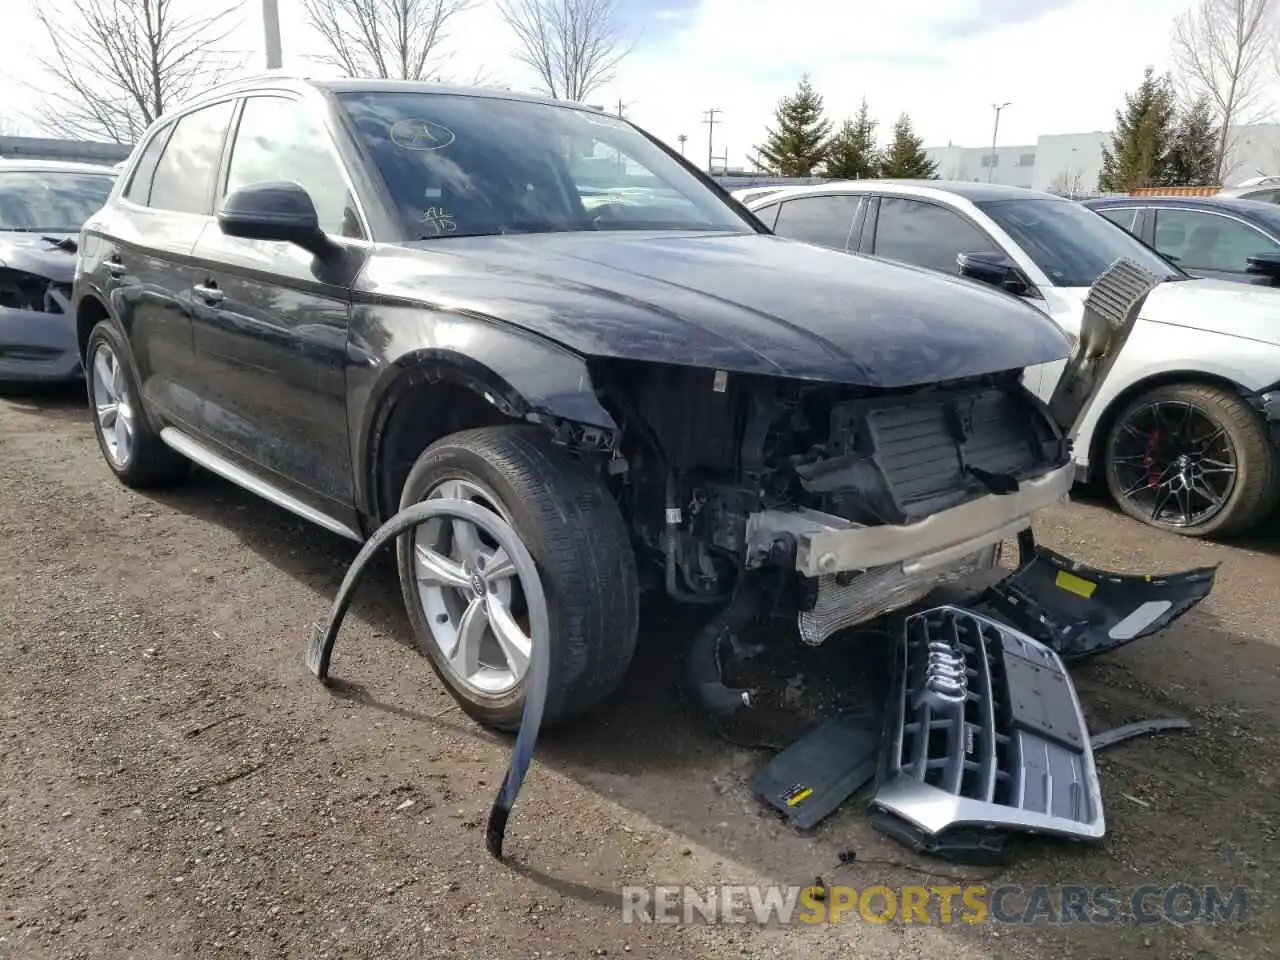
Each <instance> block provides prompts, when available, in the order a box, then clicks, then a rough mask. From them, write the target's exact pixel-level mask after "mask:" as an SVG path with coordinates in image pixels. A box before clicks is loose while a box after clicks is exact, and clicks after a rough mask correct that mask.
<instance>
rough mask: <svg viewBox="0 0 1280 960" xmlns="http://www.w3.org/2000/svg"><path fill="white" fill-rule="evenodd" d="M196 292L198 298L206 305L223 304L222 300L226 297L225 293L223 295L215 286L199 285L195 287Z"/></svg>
mask: <svg viewBox="0 0 1280 960" xmlns="http://www.w3.org/2000/svg"><path fill="white" fill-rule="evenodd" d="M195 292H196V296H198V297H199V298H200V299H201V300H203V301H204V302H205V303H219V302H221V300H222V298H223V297H225V296H226V294H225V293H223V292H222V291H221V290H219V289H218V288H217V287H216V286H214V285H213V284H203V283H198V284H196V286H195Z"/></svg>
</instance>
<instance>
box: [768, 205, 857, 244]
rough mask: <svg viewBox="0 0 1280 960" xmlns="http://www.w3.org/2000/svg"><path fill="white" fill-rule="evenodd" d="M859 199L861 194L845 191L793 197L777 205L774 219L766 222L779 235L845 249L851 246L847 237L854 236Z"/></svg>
mask: <svg viewBox="0 0 1280 960" xmlns="http://www.w3.org/2000/svg"><path fill="white" fill-rule="evenodd" d="M862 203H863V198H862V197H861V196H858V195H857V194H849V193H824V194H816V195H814V196H808V197H795V198H792V199H790V200H783V201H782V203H781V204H779V205H778V213H777V219H776V220H774V221H773V222H772V223H770V224H769V226H771V227H773V232H774V233H776V234H777V235H778V236H780V237H787V238H789V239H791V240H801V241H803V242H804V243H811V244H814V245H815V246H819V247H828V248H829V249H832V250H840V251H841V252H846V253H847V252H851V250H852V249H853V248H851V246H850V238H851V237H853V238H856V233H855V232H854V227H855V224H856V223H857V221H858V214H859V211H860V210H861V208H862ZM855 246H856V243H855Z"/></svg>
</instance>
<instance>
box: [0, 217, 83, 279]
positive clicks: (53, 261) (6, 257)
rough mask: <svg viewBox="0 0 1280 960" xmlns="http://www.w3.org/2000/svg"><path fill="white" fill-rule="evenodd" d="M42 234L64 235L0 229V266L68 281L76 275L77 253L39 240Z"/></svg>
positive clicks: (61, 235) (51, 235) (57, 236)
mask: <svg viewBox="0 0 1280 960" xmlns="http://www.w3.org/2000/svg"><path fill="white" fill-rule="evenodd" d="M41 236H50V237H55V238H61V237H63V236H67V234H61V233H50V234H43V235H42V234H38V233H16V232H11V231H7V230H0V266H2V267H8V268H9V269H10V270H22V271H25V272H26V273H34V274H35V275H36V276H38V277H44V278H45V279H46V280H53V281H55V282H57V283H70V282H71V281H72V279H73V278H74V277H75V272H76V255H75V254H74V253H68V252H67V251H66V250H62V249H59V248H58V247H55V246H54V245H53V244H51V243H49V242H48V241H46V240H42V239H41ZM70 236H75V234H70Z"/></svg>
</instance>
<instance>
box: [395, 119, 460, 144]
mask: <svg viewBox="0 0 1280 960" xmlns="http://www.w3.org/2000/svg"><path fill="white" fill-rule="evenodd" d="M455 139H456V138H455V137H454V135H453V131H452V130H450V129H449V128H448V127H445V126H442V125H440V124H438V123H435V122H434V121H431V120H413V119H406V120H397V121H396V122H395V123H393V124H392V125H391V141H392V142H393V143H394V144H395V145H396V146H398V147H403V148H404V149H406V150H439V149H441V148H442V147H447V146H448V145H449V144H451V143H453V141H454V140H455Z"/></svg>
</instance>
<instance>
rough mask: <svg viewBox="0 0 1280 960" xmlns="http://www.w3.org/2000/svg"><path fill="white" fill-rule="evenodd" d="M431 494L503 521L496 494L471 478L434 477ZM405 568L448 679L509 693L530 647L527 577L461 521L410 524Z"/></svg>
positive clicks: (480, 690) (490, 693)
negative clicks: (414, 581) (410, 557)
mask: <svg viewBox="0 0 1280 960" xmlns="http://www.w3.org/2000/svg"><path fill="white" fill-rule="evenodd" d="M436 497H446V498H453V499H459V500H468V501H471V502H472V503H478V504H480V505H481V506H483V507H485V508H486V509H488V510H490V511H492V512H493V513H495V514H497V516H498V517H500V518H501V519H502V521H503V522H505V523H506V524H507V525H508V526H510V524H511V520H510V517H509V516H508V515H507V513H506V510H505V509H504V508H503V506H502V504H501V501H500V500H499V499H498V497H497V495H496V494H494V493H493V492H492V491H491V490H489V489H488V488H487V487H485V486H483V485H482V484H480V483H478V482H475V481H473V480H461V479H453V480H445V481H442V482H441V483H440V484H438V485H437V486H436V487H434V488H433V489H432V490H431V491H430V493H428V494H427V499H432V498H436ZM512 532H513V535H514V531H512ZM413 569H414V575H415V577H416V579H417V583H418V598H419V601H420V602H421V604H422V609H423V613H424V614H425V616H426V621H427V626H428V628H429V629H430V631H431V637H432V640H433V641H434V642H435V644H436V646H437V648H438V650H439V652H440V654H441V658H440V659H441V660H442V662H443V663H444V665H445V667H446V669H447V670H448V672H449V673H450V674H451V675H452V676H453V678H454V679H455V681H456V682H457V683H458V684H459V685H461V686H463V687H465V688H467V689H468V690H469V691H471V692H473V693H477V694H480V695H483V696H487V697H497V696H502V695H504V694H507V693H510V692H511V691H512V690H514V689H515V687H516V686H517V685H518V684H519V683H520V681H521V680H523V679H524V676H525V674H526V672H527V671H528V669H529V658H530V655H531V653H532V651H533V641H532V639H531V636H530V627H529V623H528V617H527V615H526V612H525V611H526V609H527V606H526V601H525V593H524V590H525V581H526V580H527V579H529V578H527V577H522V576H521V575H520V571H519V570H518V569H517V566H516V564H515V563H514V562H513V561H512V559H511V558H510V557H509V556H507V554H506V551H504V550H503V549H502V548H501V547H499V546H498V544H497V543H496V542H495V541H494V540H493V539H492V538H491V537H489V535H488V534H486V533H484V532H483V531H482V530H481V529H480V528H479V527H478V526H476V525H475V524H473V523H470V522H468V521H466V520H462V519H453V520H436V521H432V522H430V523H426V524H423V525H422V526H420V527H418V528H417V530H416V532H415V533H414V540H413Z"/></svg>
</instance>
